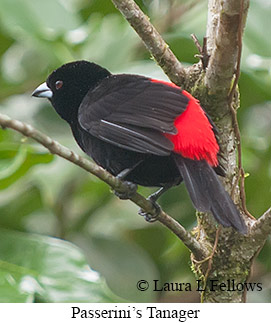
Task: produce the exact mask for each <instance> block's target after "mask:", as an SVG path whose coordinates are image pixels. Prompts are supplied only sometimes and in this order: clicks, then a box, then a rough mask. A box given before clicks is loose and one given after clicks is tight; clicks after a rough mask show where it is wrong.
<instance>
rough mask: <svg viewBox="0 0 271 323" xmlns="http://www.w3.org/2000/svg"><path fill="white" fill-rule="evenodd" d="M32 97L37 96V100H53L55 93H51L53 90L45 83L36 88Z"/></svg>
mask: <svg viewBox="0 0 271 323" xmlns="http://www.w3.org/2000/svg"><path fill="white" fill-rule="evenodd" d="M32 96H35V97H37V98H47V99H51V98H52V96H53V92H52V91H51V89H49V87H48V86H47V84H46V82H44V83H42V84H41V85H40V86H38V87H37V88H36V90H35V91H34V92H33V93H32Z"/></svg>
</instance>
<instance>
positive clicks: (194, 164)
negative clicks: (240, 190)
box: [175, 155, 247, 234]
mask: <svg viewBox="0 0 271 323" xmlns="http://www.w3.org/2000/svg"><path fill="white" fill-rule="evenodd" d="M175 160H176V164H177V166H178V169H179V171H180V173H181V175H182V177H183V180H184V183H185V185H186V188H187V190H188V192H189V195H190V198H191V200H192V202H193V204H194V206H195V208H196V209H197V210H198V211H200V212H211V213H212V214H213V216H214V218H215V219H216V221H217V222H218V223H220V224H222V225H223V226H224V227H233V228H235V229H236V230H237V231H239V232H240V233H242V234H246V233H247V227H246V225H245V222H244V220H243V218H242V217H241V215H240V212H239V211H238V210H237V208H236V206H235V205H234V203H233V201H232V199H231V198H230V196H229V194H228V193H227V192H226V191H225V189H224V187H223V186H222V184H221V182H220V180H219V179H218V177H217V175H216V173H215V171H214V170H213V169H212V167H211V166H210V165H209V164H208V163H207V162H206V161H205V160H192V159H188V158H184V157H182V156H180V155H175Z"/></svg>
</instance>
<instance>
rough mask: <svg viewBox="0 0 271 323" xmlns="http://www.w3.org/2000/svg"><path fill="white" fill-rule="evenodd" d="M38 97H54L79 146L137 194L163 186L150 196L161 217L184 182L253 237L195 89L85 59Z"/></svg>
mask: <svg viewBox="0 0 271 323" xmlns="http://www.w3.org/2000/svg"><path fill="white" fill-rule="evenodd" d="M32 96H34V97H38V98H47V99H49V101H50V102H51V104H52V106H53V108H54V109H55V111H56V112H57V113H58V114H59V116H60V117H61V118H62V119H64V120H65V121H66V122H67V123H68V124H69V125H70V128H71V131H72V134H73V136H74V138H75V140H76V142H77V143H78V145H79V147H80V148H81V149H82V150H83V151H84V152H85V153H86V154H87V155H88V156H90V157H91V158H92V159H93V160H94V161H95V162H96V163H97V164H98V165H100V166H101V167H103V168H104V169H106V170H107V171H108V172H110V173H111V174H112V175H114V176H117V177H118V178H120V179H121V180H123V181H125V182H127V183H130V184H131V185H130V187H131V191H132V193H133V189H132V188H134V189H135V190H136V186H137V185H142V186H148V187H158V188H159V190H158V191H157V192H156V193H154V194H152V195H151V196H150V197H149V199H150V201H152V203H153V204H154V206H155V207H156V209H157V212H159V205H158V204H157V203H156V201H157V199H158V198H159V197H160V196H161V195H162V194H163V193H164V192H165V191H166V190H168V189H169V188H171V187H172V186H176V185H179V184H180V183H181V182H184V184H185V186H186V189H187V191H188V193H189V196H190V198H191V201H192V203H193V205H194V207H195V208H196V209H197V210H198V211H199V212H207V213H212V215H213V217H214V218H215V220H216V221H217V222H218V223H219V224H221V225H222V226H224V227H233V228H234V229H235V230H236V231H238V232H239V233H241V234H246V233H247V226H246V224H245V222H244V219H243V218H242V216H241V215H240V212H239V210H238V209H237V207H236V205H235V204H234V203H233V201H232V199H231V197H230V196H229V194H228V192H227V191H226V190H225V189H224V187H223V185H222V183H221V181H220V179H219V177H218V176H225V170H224V168H223V167H222V165H221V164H220V163H219V160H218V155H219V152H220V146H219V143H218V139H217V138H218V131H217V129H216V126H215V124H214V123H213V121H212V120H211V118H210V117H209V116H208V114H207V113H206V112H205V110H204V109H203V108H202V107H201V105H200V102H199V101H198V100H197V99H196V98H194V97H193V96H192V95H191V94H190V93H188V92H187V91H185V90H183V89H181V88H180V87H179V86H177V85H175V84H174V83H171V82H167V81H162V80H157V79H153V78H150V77H146V76H142V75H136V74H111V73H110V72H109V71H108V70H107V69H105V68H103V67H101V66H99V65H98V64H95V63H93V62H89V61H85V60H80V61H73V62H69V63H66V64H64V65H62V66H61V67H59V68H57V69H56V70H54V71H53V72H52V73H51V74H50V75H49V76H48V78H47V80H46V82H44V83H42V84H41V85H40V86H38V87H37V88H36V89H35V90H34V92H33V93H32ZM123 198H125V197H123ZM126 198H127V197H126ZM142 213H143V212H142ZM145 215H146V214H145ZM149 220H151V218H149Z"/></svg>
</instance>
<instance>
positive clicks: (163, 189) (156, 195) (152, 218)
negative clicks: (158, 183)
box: [138, 185, 172, 222]
mask: <svg viewBox="0 0 271 323" xmlns="http://www.w3.org/2000/svg"><path fill="white" fill-rule="evenodd" d="M171 186H172V185H165V186H163V187H161V188H159V190H158V191H156V192H154V193H153V194H151V195H150V196H149V197H148V198H147V200H149V201H150V202H151V203H152V205H153V208H154V209H155V214H154V215H152V214H149V213H147V212H145V211H144V210H142V209H140V210H139V212H138V214H139V215H141V216H143V217H144V219H145V220H146V221H147V222H155V221H156V220H157V218H158V216H159V214H160V213H161V207H160V205H159V204H158V203H156V201H157V200H158V199H159V197H160V196H161V195H162V194H164V193H165V192H166V191H167V190H168V189H169V188H170V187H171Z"/></svg>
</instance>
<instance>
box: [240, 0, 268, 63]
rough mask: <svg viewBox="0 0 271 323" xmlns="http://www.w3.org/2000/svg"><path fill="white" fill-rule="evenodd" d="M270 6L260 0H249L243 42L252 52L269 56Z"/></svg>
mask: <svg viewBox="0 0 271 323" xmlns="http://www.w3.org/2000/svg"><path fill="white" fill-rule="evenodd" d="M270 15H271V6H270V1H269V4H268V3H266V2H265V1H262V0H253V1H251V2H250V8H249V14H248V20H247V26H246V29H245V35H244V42H245V44H246V46H247V47H248V48H249V49H250V51H251V52H252V53H253V54H257V55H260V56H269V57H270V56H271V46H270V34H269V32H267V31H269V30H270V29H271V20H270Z"/></svg>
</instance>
